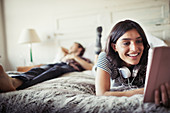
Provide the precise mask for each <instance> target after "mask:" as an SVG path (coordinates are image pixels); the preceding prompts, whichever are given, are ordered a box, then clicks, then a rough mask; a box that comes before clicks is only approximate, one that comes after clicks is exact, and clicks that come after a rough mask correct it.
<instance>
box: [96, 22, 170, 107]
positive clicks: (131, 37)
mask: <svg viewBox="0 0 170 113" xmlns="http://www.w3.org/2000/svg"><path fill="white" fill-rule="evenodd" d="M149 48H150V46H149V44H148V41H147V38H146V35H145V33H144V31H143V29H142V28H141V27H140V25H139V24H138V23H136V22H134V21H131V20H125V21H121V22H119V23H117V24H116V25H115V26H114V27H113V29H112V30H111V32H110V35H109V37H108V38H107V43H106V48H105V52H102V53H100V54H99V56H98V62H97V74H96V83H95V86H96V95H106V96H119V97H120V96H127V97H130V96H132V95H135V94H143V91H144V88H143V87H144V84H145V74H146V66H147V60H148V50H149ZM112 87H114V88H115V87H117V89H122V88H124V89H126V91H122V90H120V91H113V90H112ZM165 87H166V86H165ZM168 91H169V89H168V88H167V91H164V92H161V93H163V94H164V95H168V94H167V93H166V92H168ZM160 100H161V99H160ZM166 101H168V100H166ZM165 106H167V105H165Z"/></svg>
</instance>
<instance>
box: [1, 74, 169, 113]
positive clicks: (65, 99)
mask: <svg viewBox="0 0 170 113" xmlns="http://www.w3.org/2000/svg"><path fill="white" fill-rule="evenodd" d="M94 79H95V78H94V76H91V75H88V74H85V73H84V72H72V73H68V74H65V75H64V76H62V77H59V78H56V79H52V80H49V81H45V82H42V83H39V84H37V85H34V86H32V87H29V88H26V89H24V90H19V91H14V92H8V93H1V94H0V112H2V113H132V112H134V113H143V112H145V113H152V112H154V113H155V112H156V113H157V112H160V113H168V112H169V113H170V109H166V108H164V107H156V106H155V105H154V104H152V103H147V104H143V95H134V96H132V97H114V96H107V97H106V96H95V85H94V84H95V80H94Z"/></svg>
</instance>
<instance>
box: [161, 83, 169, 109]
mask: <svg viewBox="0 0 170 113" xmlns="http://www.w3.org/2000/svg"><path fill="white" fill-rule="evenodd" d="M161 97H162V103H163V105H164V106H166V107H167V106H168V94H167V90H166V86H165V85H164V84H162V85H161Z"/></svg>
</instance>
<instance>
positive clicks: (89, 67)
mask: <svg viewBox="0 0 170 113" xmlns="http://www.w3.org/2000/svg"><path fill="white" fill-rule="evenodd" d="M68 59H74V60H75V61H76V62H78V63H79V64H80V65H81V66H82V67H83V68H84V69H85V70H92V67H93V64H92V63H89V62H87V61H85V60H83V59H82V58H80V57H79V56H77V55H73V54H68V55H66V56H65V57H64V58H62V60H61V61H63V62H66V60H68Z"/></svg>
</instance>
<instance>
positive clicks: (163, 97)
mask: <svg viewBox="0 0 170 113" xmlns="http://www.w3.org/2000/svg"><path fill="white" fill-rule="evenodd" d="M154 96H155V104H156V105H161V104H162V105H164V106H165V107H170V83H165V84H162V85H161V86H160V89H156V90H155V95H154Z"/></svg>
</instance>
